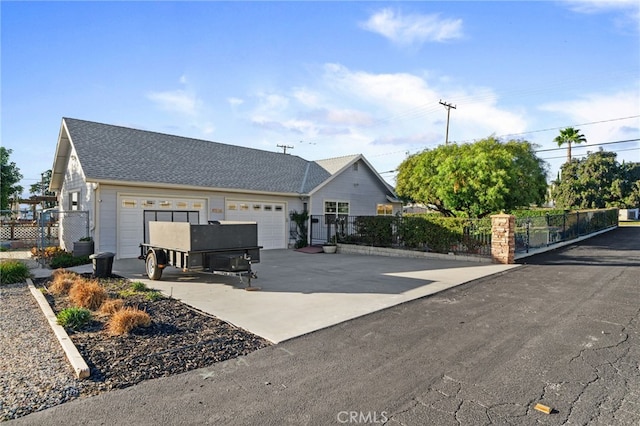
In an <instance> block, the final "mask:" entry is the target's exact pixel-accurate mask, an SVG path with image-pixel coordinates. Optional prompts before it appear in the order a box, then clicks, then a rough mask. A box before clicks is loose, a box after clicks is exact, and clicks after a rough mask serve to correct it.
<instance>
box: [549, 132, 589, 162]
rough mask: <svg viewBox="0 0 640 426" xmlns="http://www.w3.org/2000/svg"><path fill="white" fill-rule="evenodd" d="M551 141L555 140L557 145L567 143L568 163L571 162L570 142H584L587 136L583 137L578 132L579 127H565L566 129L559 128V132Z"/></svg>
mask: <svg viewBox="0 0 640 426" xmlns="http://www.w3.org/2000/svg"><path fill="white" fill-rule="evenodd" d="M553 141H554V142H556V143H557V144H558V146H562V145H564V144H567V163H570V162H571V144H572V143H583V142H586V141H587V138H585V137H584V135H583V134H582V133H580V129H574V128H573V127H567V128H566V129H562V130H560V134H559V135H558V136H556V138H555V139H554V140H553Z"/></svg>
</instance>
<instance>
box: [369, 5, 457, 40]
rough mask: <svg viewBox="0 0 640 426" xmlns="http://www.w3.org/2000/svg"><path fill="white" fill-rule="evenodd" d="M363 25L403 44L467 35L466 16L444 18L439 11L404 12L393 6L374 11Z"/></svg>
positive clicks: (451, 38)
mask: <svg viewBox="0 0 640 426" xmlns="http://www.w3.org/2000/svg"><path fill="white" fill-rule="evenodd" d="M360 26H361V27H362V28H363V29H365V30H368V31H371V32H374V33H377V34H380V35H382V36H384V37H386V38H388V39H389V40H391V41H393V42H394V43H397V44H400V45H419V44H422V43H425V42H444V41H448V40H453V39H458V38H461V37H462V35H463V32H462V19H443V18H441V17H440V15H439V14H430V15H421V14H408V15H403V14H402V13H401V12H399V11H394V10H393V9H391V8H385V9H382V10H380V11H378V12H376V13H374V14H373V15H371V16H370V17H369V19H368V20H367V21H366V22H363V23H361V24H360Z"/></svg>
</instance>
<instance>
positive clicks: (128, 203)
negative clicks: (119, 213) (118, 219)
mask: <svg viewBox="0 0 640 426" xmlns="http://www.w3.org/2000/svg"><path fill="white" fill-rule="evenodd" d="M137 205H138V203H136V200H122V207H123V208H125V209H135V208H136V206H137Z"/></svg>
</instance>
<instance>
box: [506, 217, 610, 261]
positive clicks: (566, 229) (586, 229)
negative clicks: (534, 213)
mask: <svg viewBox="0 0 640 426" xmlns="http://www.w3.org/2000/svg"><path fill="white" fill-rule="evenodd" d="M617 225H618V209H606V210H591V211H579V212H567V213H564V214H559V215H545V216H539V217H524V218H517V219H516V232H515V234H516V248H515V250H516V253H528V252H529V250H530V249H535V248H540V247H548V246H550V245H552V244H555V243H559V242H562V241H568V240H573V239H575V238H578V237H581V236H584V235H589V234H592V233H594V232H598V231H601V230H604V229H607V228H611V227H613V226H617Z"/></svg>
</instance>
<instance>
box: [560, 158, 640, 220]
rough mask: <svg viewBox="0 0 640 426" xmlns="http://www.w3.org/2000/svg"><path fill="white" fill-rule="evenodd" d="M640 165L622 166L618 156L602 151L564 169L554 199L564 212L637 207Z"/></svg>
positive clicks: (639, 189) (638, 203)
mask: <svg viewBox="0 0 640 426" xmlns="http://www.w3.org/2000/svg"><path fill="white" fill-rule="evenodd" d="M638 169H640V166H639V165H638V164H637V163H627V164H620V163H618V162H617V161H616V153H615V152H607V151H603V150H600V151H598V152H595V153H591V154H589V155H587V157H586V158H583V159H581V160H574V161H572V162H570V163H565V164H564V165H563V166H562V173H561V178H560V179H559V180H558V181H556V182H554V187H553V190H552V191H551V196H552V198H553V199H554V201H555V203H556V206H558V207H560V208H565V209H571V208H576V209H595V208H605V207H622V208H624V207H638V205H640V180H638V179H639V178H638V174H639V172H638Z"/></svg>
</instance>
